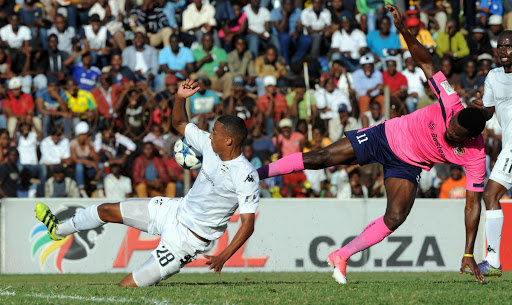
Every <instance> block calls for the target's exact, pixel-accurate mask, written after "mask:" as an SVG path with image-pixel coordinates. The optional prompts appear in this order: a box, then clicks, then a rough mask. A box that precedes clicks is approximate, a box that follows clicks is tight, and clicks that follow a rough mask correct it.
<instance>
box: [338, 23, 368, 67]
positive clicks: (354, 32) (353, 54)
mask: <svg viewBox="0 0 512 305" xmlns="http://www.w3.org/2000/svg"><path fill="white" fill-rule="evenodd" d="M366 48H367V42H366V35H365V34H364V33H363V31H361V30H359V29H357V28H355V27H354V26H353V21H352V19H349V18H348V17H345V16H343V17H342V18H341V28H340V29H339V30H338V31H336V32H334V33H333V35H332V42H331V52H332V56H331V59H332V61H337V60H339V61H341V62H342V65H343V67H345V69H347V71H349V72H352V71H355V70H357V68H358V67H359V59H360V57H361V55H362V54H364V52H365V51H366Z"/></svg>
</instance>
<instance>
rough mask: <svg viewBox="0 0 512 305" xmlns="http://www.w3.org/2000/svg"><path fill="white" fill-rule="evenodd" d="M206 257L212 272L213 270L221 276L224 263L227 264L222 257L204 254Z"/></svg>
mask: <svg viewBox="0 0 512 305" xmlns="http://www.w3.org/2000/svg"><path fill="white" fill-rule="evenodd" d="M203 256H204V257H206V259H207V260H208V261H207V262H206V264H207V265H210V268H209V269H210V270H212V269H213V271H214V272H215V273H218V274H219V276H220V271H221V270H222V267H224V263H225V262H226V261H225V260H224V259H223V258H222V257H220V256H210V255H206V254H203Z"/></svg>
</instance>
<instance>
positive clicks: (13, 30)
mask: <svg viewBox="0 0 512 305" xmlns="http://www.w3.org/2000/svg"><path fill="white" fill-rule="evenodd" d="M8 20H9V24H8V25H5V26H4V27H2V28H1V29H0V46H1V47H2V48H9V49H10V51H11V52H14V53H16V52H17V51H20V52H21V51H22V49H24V48H27V47H28V44H29V41H30V40H31V39H32V34H31V33H30V29H29V28H28V27H26V26H24V25H20V16H19V14H17V13H14V14H12V15H10V16H9V17H8ZM15 55H17V54H14V55H13V54H11V56H15ZM17 56H19V55H17ZM15 57H16V56H15Z"/></svg>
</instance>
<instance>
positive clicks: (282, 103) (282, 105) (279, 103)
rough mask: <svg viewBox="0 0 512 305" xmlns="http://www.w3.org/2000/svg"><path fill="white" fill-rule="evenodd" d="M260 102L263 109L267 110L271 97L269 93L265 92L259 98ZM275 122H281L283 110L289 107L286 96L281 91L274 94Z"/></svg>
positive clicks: (259, 105) (258, 101)
mask: <svg viewBox="0 0 512 305" xmlns="http://www.w3.org/2000/svg"><path fill="white" fill-rule="evenodd" d="M256 103H258V107H259V108H260V110H261V111H263V112H265V111H267V109H268V107H269V105H270V98H269V95H268V94H264V95H262V96H260V97H259V98H258V100H257V101H256ZM273 105H274V117H273V118H274V122H279V121H280V120H281V118H282V117H283V112H284V111H285V110H286V109H287V108H288V104H286V97H285V96H284V95H282V94H281V93H277V94H276V95H274V101H273Z"/></svg>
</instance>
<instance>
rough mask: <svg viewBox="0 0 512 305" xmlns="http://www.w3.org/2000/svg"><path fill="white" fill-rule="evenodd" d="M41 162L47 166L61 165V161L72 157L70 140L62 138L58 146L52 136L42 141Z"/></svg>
mask: <svg viewBox="0 0 512 305" xmlns="http://www.w3.org/2000/svg"><path fill="white" fill-rule="evenodd" d="M40 149H41V160H40V161H39V163H42V164H47V165H55V164H61V159H67V158H69V157H70V156H71V153H70V149H69V140H68V139H66V138H62V139H60V140H59V142H58V143H57V144H55V142H53V139H52V137H51V136H48V137H46V138H44V139H43V141H41V146H40Z"/></svg>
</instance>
